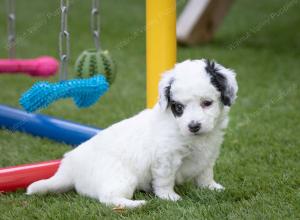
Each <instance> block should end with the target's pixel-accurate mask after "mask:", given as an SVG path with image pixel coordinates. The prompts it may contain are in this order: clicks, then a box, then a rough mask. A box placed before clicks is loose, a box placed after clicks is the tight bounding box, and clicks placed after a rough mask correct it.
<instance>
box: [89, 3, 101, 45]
mask: <svg viewBox="0 0 300 220" xmlns="http://www.w3.org/2000/svg"><path fill="white" fill-rule="evenodd" d="M99 27H100V18H99V0H92V9H91V31H92V35H93V38H94V44H95V47H96V50H100V40H99V38H100V36H99V35H100V30H99Z"/></svg>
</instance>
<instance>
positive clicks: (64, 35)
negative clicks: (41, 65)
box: [59, 0, 70, 80]
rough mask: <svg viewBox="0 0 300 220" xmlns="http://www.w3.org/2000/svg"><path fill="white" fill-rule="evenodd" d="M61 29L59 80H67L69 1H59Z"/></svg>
mask: <svg viewBox="0 0 300 220" xmlns="http://www.w3.org/2000/svg"><path fill="white" fill-rule="evenodd" d="M60 9H61V29H60V33H59V56H60V71H59V78H60V80H66V79H67V78H68V63H69V58H70V34H69V32H68V10H69V0H61V1H60Z"/></svg>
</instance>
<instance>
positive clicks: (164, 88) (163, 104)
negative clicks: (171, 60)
mask: <svg viewBox="0 0 300 220" xmlns="http://www.w3.org/2000/svg"><path fill="white" fill-rule="evenodd" d="M173 82H174V73H173V71H167V72H165V73H164V74H163V75H162V79H161V80H160V82H159V86H158V87H159V105H160V108H161V109H162V110H166V109H167V108H168V107H169V105H170V101H171V96H172V94H171V87H172V84H173Z"/></svg>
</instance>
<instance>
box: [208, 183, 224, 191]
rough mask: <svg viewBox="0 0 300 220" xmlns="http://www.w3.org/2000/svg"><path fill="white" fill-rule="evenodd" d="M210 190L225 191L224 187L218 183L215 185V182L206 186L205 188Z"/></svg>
mask: <svg viewBox="0 0 300 220" xmlns="http://www.w3.org/2000/svg"><path fill="white" fill-rule="evenodd" d="M207 187H208V188H209V189H210V190H216V191H224V190H225V187H224V186H222V185H221V184H219V183H216V182H215V181H213V182H212V183H210V184H209V185H208V186H207Z"/></svg>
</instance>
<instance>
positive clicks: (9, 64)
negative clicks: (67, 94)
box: [0, 0, 58, 77]
mask: <svg viewBox="0 0 300 220" xmlns="http://www.w3.org/2000/svg"><path fill="white" fill-rule="evenodd" d="M7 11H8V53H9V59H0V74H2V73H10V74H15V73H23V74H28V75H30V76H42V77H47V76H51V75H54V74H55V73H56V72H57V69H58V62H57V60H56V59H54V58H52V57H49V56H42V57H39V58H35V59H16V58H15V57H16V31H15V30H16V28H15V26H16V25H15V21H16V15H15V1H14V0H7Z"/></svg>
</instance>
